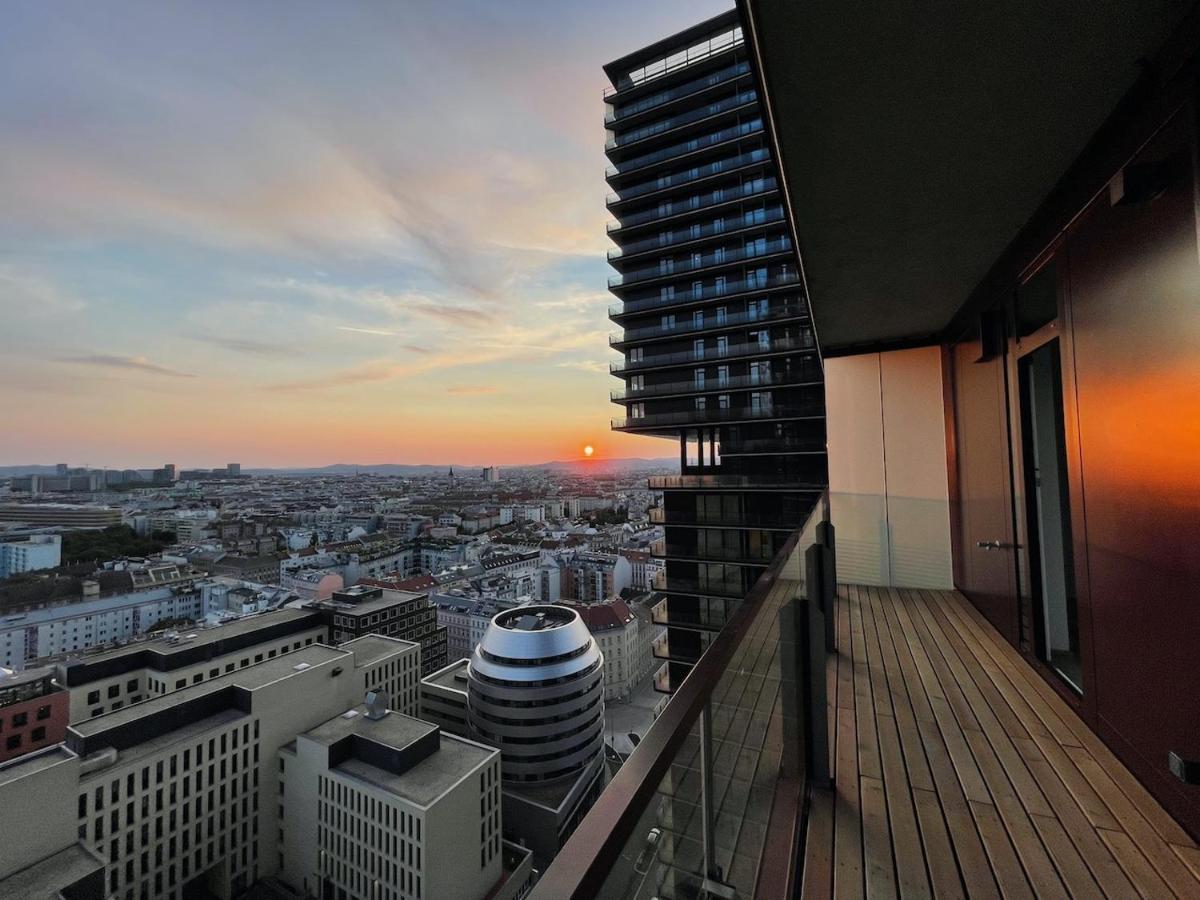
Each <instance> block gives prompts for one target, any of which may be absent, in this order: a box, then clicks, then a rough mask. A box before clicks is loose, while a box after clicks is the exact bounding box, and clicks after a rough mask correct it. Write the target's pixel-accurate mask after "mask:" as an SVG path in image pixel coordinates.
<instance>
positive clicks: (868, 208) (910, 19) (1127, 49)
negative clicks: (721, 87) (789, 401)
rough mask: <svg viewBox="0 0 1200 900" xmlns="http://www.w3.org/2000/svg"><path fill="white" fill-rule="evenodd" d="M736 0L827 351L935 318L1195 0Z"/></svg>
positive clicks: (978, 272) (966, 287) (977, 274)
mask: <svg viewBox="0 0 1200 900" xmlns="http://www.w3.org/2000/svg"><path fill="white" fill-rule="evenodd" d="M741 5H742V8H743V13H746V12H748V13H749V14H750V17H751V18H752V20H753V23H754V34H755V36H756V38H757V40H758V42H759V43H758V48H757V53H758V54H759V56H760V63H761V70H762V74H763V77H764V79H765V82H766V86H767V89H768V91H769V93H770V96H771V104H772V108H773V113H774V116H775V117H776V121H775V125H776V128H777V129H778V131H777V135H778V139H779V141H780V146H781V158H782V160H781V161H782V168H783V176H784V179H785V181H786V184H787V187H788V193H789V197H790V200H791V203H792V207H793V212H794V215H795V219H796V229H797V232H798V237H799V241H800V250H801V253H802V256H803V259H804V266H805V270H806V273H807V275H808V279H809V289H810V292H811V298H812V305H813V313H814V319H815V322H816V326H817V333H818V336H819V338H820V340H821V343H822V345H823V346H824V347H825V348H826V349H827V350H835V349H837V348H839V347H842V348H846V347H848V346H849V345H854V344H860V343H873V342H883V341H892V340H903V339H906V338H913V337H921V336H926V335H929V334H931V333H933V332H938V331H940V330H941V329H942V328H944V327H945V326H946V325H947V324H948V322H949V321H950V319H951V317H952V316H953V314H954V313H955V312H956V310H957V309H958V308H959V306H960V305H961V304H962V303H963V302H964V301H965V300H966V298H967V297H968V295H969V294H970V293H971V291H972V289H973V288H974V287H975V286H976V285H977V284H978V283H979V282H980V281H981V280H982V279H983V276H984V275H985V273H986V272H987V270H988V269H989V267H990V266H991V264H992V263H993V262H994V261H995V260H996V258H997V257H998V256H999V255H1000V254H1001V252H1002V251H1003V250H1004V248H1005V246H1006V245H1007V244H1008V243H1009V242H1010V241H1011V240H1012V239H1013V238H1014V237H1015V235H1016V233H1017V231H1018V230H1019V229H1020V228H1021V226H1022V225H1024V224H1025V223H1026V222H1027V221H1028V220H1029V219H1030V218H1031V216H1032V214H1033V213H1034V211H1035V209H1036V208H1037V206H1038V205H1039V203H1040V202H1041V201H1042V200H1043V199H1044V198H1045V197H1046V196H1047V194H1048V193H1049V192H1050V190H1051V189H1052V188H1053V187H1054V185H1055V183H1056V182H1057V181H1058V180H1059V179H1060V178H1061V177H1062V175H1063V174H1064V173H1065V172H1066V170H1067V168H1068V166H1069V164H1070V163H1071V162H1072V161H1073V160H1074V159H1075V158H1076V157H1077V156H1078V155H1079V153H1080V152H1081V150H1082V149H1083V148H1084V145H1085V144H1086V143H1087V141H1088V139H1089V138H1090V137H1091V136H1092V135H1093V134H1094V133H1095V132H1096V130H1097V129H1098V128H1099V127H1100V125H1101V124H1102V123H1103V122H1104V120H1105V119H1106V118H1107V117H1108V115H1109V114H1110V113H1111V112H1112V110H1113V108H1114V107H1115V106H1116V104H1117V102H1118V101H1119V100H1120V99H1121V97H1122V96H1123V95H1124V94H1125V93H1126V91H1128V90H1129V88H1130V87H1131V86H1132V85H1133V84H1134V81H1135V79H1136V78H1137V76H1138V73H1139V63H1138V60H1139V59H1141V58H1148V57H1151V56H1153V54H1154V52H1155V51H1156V50H1157V49H1158V48H1159V47H1160V46H1161V45H1162V44H1163V43H1164V42H1165V40H1166V38H1167V36H1168V35H1169V34H1170V32H1171V30H1172V29H1173V28H1174V27H1175V26H1176V25H1177V24H1178V23H1179V21H1180V20H1181V19H1182V17H1183V15H1184V13H1186V12H1187V10H1188V9H1189V8H1190V7H1191V6H1192V5H1193V4H1192V2H1190V0H1187V2H1180V0H1136V2H1134V0H1053V2H1046V0H1010V2H1004V3H998V2H965V3H964V2H938V3H911V2H891V0H883V2H880V0H856V2H852V3H851V4H850V6H849V7H848V6H847V4H846V2H845V0H803V2H795V0H741ZM747 37H748V38H749V37H750V33H749V30H748V34H747Z"/></svg>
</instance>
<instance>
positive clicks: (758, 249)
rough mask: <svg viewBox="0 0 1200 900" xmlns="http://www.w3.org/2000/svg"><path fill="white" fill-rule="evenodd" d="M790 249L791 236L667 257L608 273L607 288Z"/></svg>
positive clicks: (668, 276) (699, 269) (681, 273)
mask: <svg viewBox="0 0 1200 900" xmlns="http://www.w3.org/2000/svg"><path fill="white" fill-rule="evenodd" d="M791 249H792V241H791V238H777V239H775V240H773V241H763V242H761V243H758V242H756V243H753V244H750V245H749V246H746V247H738V248H735V249H733V250H726V251H724V252H713V253H697V254H695V256H696V257H698V258H692V259H683V260H680V261H679V262H674V261H671V260H667V261H666V263H669V264H659V265H657V266H647V267H646V268H644V269H635V270H634V271H632V272H622V273H620V274H619V275H611V276H609V279H608V286H609V287H610V288H615V287H626V286H628V285H631V284H637V283H639V282H643V281H651V280H653V279H656V278H674V277H676V276H678V275H686V274H687V273H689V272H700V271H703V270H704V269H711V268H713V267H714V266H726V265H729V264H731V263H736V262H741V261H743V260H747V259H762V258H764V257H767V256H774V255H775V254H778V253H787V252H789V251H790V250H791Z"/></svg>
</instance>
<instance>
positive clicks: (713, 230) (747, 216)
mask: <svg viewBox="0 0 1200 900" xmlns="http://www.w3.org/2000/svg"><path fill="white" fill-rule="evenodd" d="M782 221H783V207H782V206H772V207H769V208H767V209H756V210H747V211H746V212H744V213H742V215H741V216H740V217H738V216H736V215H735V216H726V217H724V218H720V219H717V220H715V221H712V222H705V223H704V224H703V225H700V224H697V225H694V226H693V227H691V228H680V229H677V230H675V231H669V232H663V233H661V234H656V235H653V236H651V237H647V238H641V239H640V240H636V241H630V242H629V243H628V244H623V245H621V246H620V247H612V248H610V249H609V251H608V258H609V260H615V259H625V258H626V257H629V256H634V255H636V254H638V253H646V252H649V251H653V250H666V249H669V248H671V247H677V246H679V245H681V244H688V243H691V242H692V241H699V240H703V239H704V238H710V237H715V236H717V235H722V234H735V233H737V232H739V231H743V230H745V229H747V228H754V227H756V226H758V225H770V224H773V223H775V222H782Z"/></svg>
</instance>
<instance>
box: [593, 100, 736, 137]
mask: <svg viewBox="0 0 1200 900" xmlns="http://www.w3.org/2000/svg"><path fill="white" fill-rule="evenodd" d="M757 99H758V93H757V92H756V91H754V90H747V91H738V92H737V93H736V94H734V95H733V96H732V97H726V98H725V99H723V100H716V101H714V102H712V103H709V104H707V105H705V106H701V107H698V108H696V109H689V110H688V111H687V112H682V113H680V114H679V115H676V116H668V117H667V118H665V119H659V120H658V121H656V122H651V123H649V124H647V125H643V126H641V127H640V128H631V129H630V130H629V131H625V132H622V133H621V134H616V135H613V136H611V137H609V138H608V139H607V140H606V141H605V142H604V146H605V148H606V149H608V150H612V149H613V148H614V147H625V146H628V145H629V144H634V143H637V142H638V141H642V140H645V139H646V138H648V137H654V135H656V134H662V133H663V132H665V131H671V130H673V129H675V128H679V127H681V126H683V125H690V124H691V123H692V122H699V121H701V120H703V119H707V118H709V117H710V116H716V115H720V114H721V113H723V112H728V111H729V110H731V109H736V108H737V107H739V106H745V105H746V104H747V103H753V102H754V101H756V100H757Z"/></svg>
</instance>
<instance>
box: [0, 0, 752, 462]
mask: <svg viewBox="0 0 1200 900" xmlns="http://www.w3.org/2000/svg"><path fill="white" fill-rule="evenodd" d="M731 6H732V3H731V2H730V0H720V2H708V0H605V2H603V3H600V2H592V0H558V2H534V0H508V2H502V3H501V2H496V0H488V2H457V0H429V2H425V0H413V2H389V3H384V2H371V3H367V2H363V3H350V2H343V3H336V4H331V3H302V2H286V3H285V2H282V0H279V2H274V3H265V2H264V3H252V4H238V3H232V2H215V3H214V2H195V3H184V2H167V3H159V2H143V3H132V2H129V3H119V2H110V3H103V4H97V3H91V2H80V3H68V2H57V3H53V4H46V3H42V2H25V0H16V2H9V3H6V4H5V8H4V19H5V22H4V28H3V29H0V160H2V162H0V401H2V403H3V411H0V465H18V464H30V463H53V462H69V463H71V464H72V465H84V464H87V465H91V466H96V467H98V466H120V467H122V468H126V467H144V466H150V465H161V464H162V463H165V462H174V463H176V464H177V465H181V466H216V465H223V464H224V463H225V462H227V461H230V460H235V461H240V462H241V463H242V464H243V465H244V466H246V467H253V466H315V465H324V464H328V463H335V462H347V463H354V462H357V463H382V462H404V463H454V464H459V465H484V464H498V465H505V464H518V463H536V462H542V461H546V460H552V459H570V458H576V457H579V456H580V455H581V453H582V448H583V447H584V446H585V445H587V444H591V445H593V446H594V447H595V448H596V453H597V456H598V457H615V456H643V457H658V456H664V457H669V456H672V455H673V454H674V453H675V451H673V449H672V447H671V445H669V444H668V443H667V442H665V441H661V440H656V439H653V438H645V437H635V436H632V435H623V434H615V433H612V432H611V431H610V430H609V424H608V423H609V418H610V417H612V416H616V415H618V414H619V413H620V412H621V408H620V407H618V406H615V405H613V404H611V403H609V401H608V392H609V390H611V389H613V388H616V387H619V382H618V381H617V380H616V379H614V378H612V377H611V376H610V375H608V373H607V367H608V362H609V361H610V360H612V359H616V358H617V357H616V355H615V354H614V353H613V352H612V351H610V350H609V349H608V344H607V335H608V333H609V332H610V331H613V330H614V329H615V326H614V325H613V324H612V323H611V322H610V321H608V319H607V308H608V305H609V304H610V303H612V302H615V300H614V298H612V297H611V295H609V294H608V293H607V291H606V289H605V283H606V278H607V276H608V274H609V272H610V270H609V268H608V266H607V263H606V262H605V256H604V254H605V251H606V249H607V247H608V246H610V244H609V243H608V241H607V238H606V237H605V232H604V223H605V220H606V219H607V213H606V212H605V209H604V196H605V194H606V193H607V186H606V185H605V183H604V180H603V169H604V166H605V160H604V156H603V144H604V126H603V115H604V106H603V100H602V91H603V89H604V87H605V85H606V83H607V82H606V80H605V78H604V74H603V72H602V70H601V66H602V65H603V64H604V63H605V62H608V61H609V60H611V59H615V58H617V57H620V56H622V55H624V54H625V53H628V52H630V51H632V50H635V49H637V48H638V47H641V46H644V45H645V44H648V43H650V42H652V41H654V40H657V39H658V38H661V37H664V36H666V35H669V34H671V33H673V32H675V31H678V30H680V29H682V28H685V27H687V26H688V25H691V24H693V23H694V22H697V21H700V20H701V19H703V18H706V17H708V16H711V15H715V14H717V13H719V12H722V11H723V10H725V9H727V8H730V7H731Z"/></svg>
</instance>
